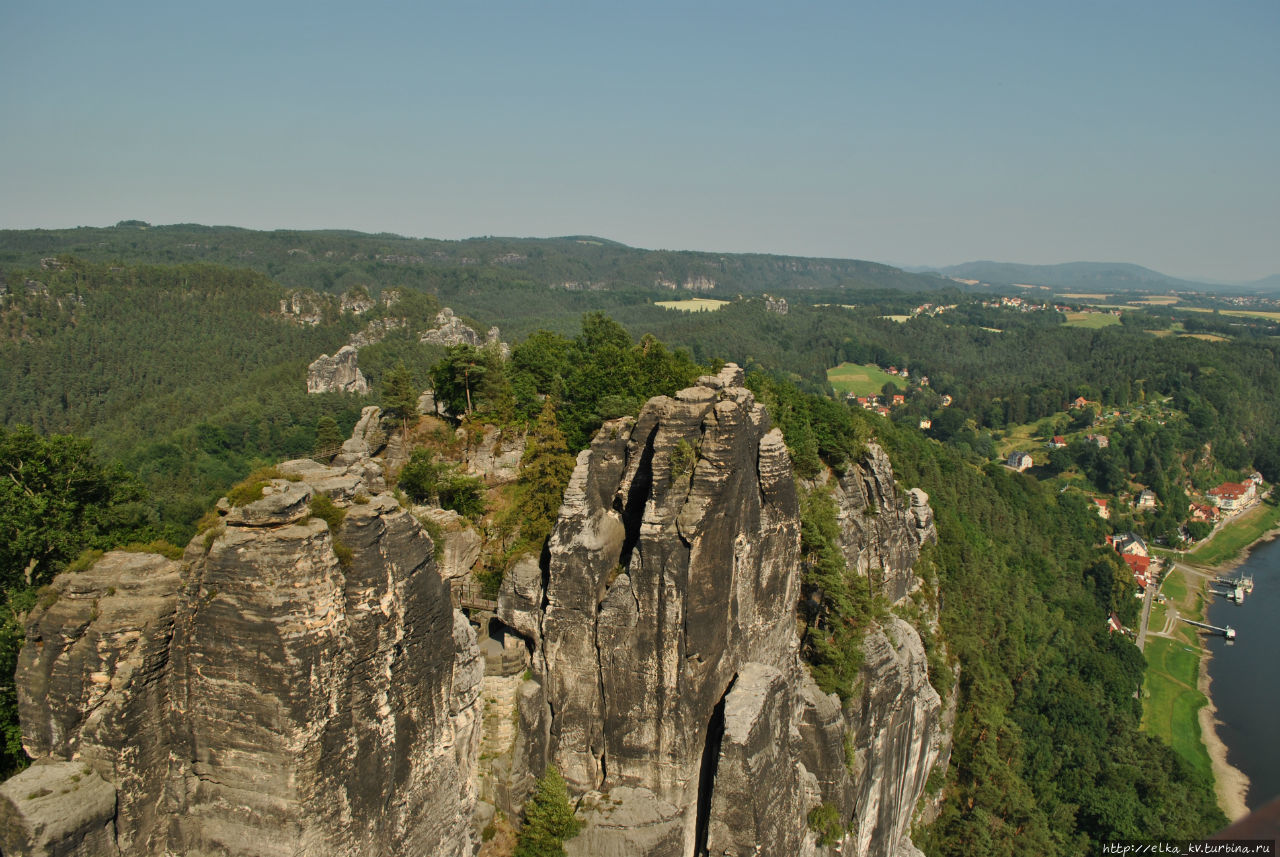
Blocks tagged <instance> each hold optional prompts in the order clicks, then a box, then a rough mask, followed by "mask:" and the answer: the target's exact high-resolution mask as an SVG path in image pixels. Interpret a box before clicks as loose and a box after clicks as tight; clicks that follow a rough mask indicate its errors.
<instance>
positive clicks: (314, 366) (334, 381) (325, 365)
mask: <svg viewBox="0 0 1280 857" xmlns="http://www.w3.org/2000/svg"><path fill="white" fill-rule="evenodd" d="M358 353H359V352H358V351H357V349H356V348H355V347H354V346H351V345H344V346H342V347H341V348H339V349H338V351H337V353H336V354H334V355H333V356H332V357H330V356H329V355H328V354H321V355H320V356H319V357H317V358H316V359H315V360H313V361H311V365H310V366H308V367H307V392H308V393H356V394H359V395H363V394H365V393H367V392H369V379H367V378H365V377H364V373H363V372H361V371H360V365H359V362H358Z"/></svg>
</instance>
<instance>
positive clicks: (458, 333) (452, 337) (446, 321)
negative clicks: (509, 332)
mask: <svg viewBox="0 0 1280 857" xmlns="http://www.w3.org/2000/svg"><path fill="white" fill-rule="evenodd" d="M418 340H419V341H420V342H423V343H426V344H427V345H442V346H444V347H446V348H447V347H449V346H451V345H473V346H475V347H476V348H481V347H484V346H490V347H493V348H496V349H498V351H499V353H500V354H501V355H502V358H503V359H504V360H505V359H506V358H507V357H508V356H510V354H511V347H510V346H509V345H507V343H505V342H503V341H502V334H501V333H500V332H499V331H498V328H496V327H491V328H489V330H488V332H487V333H486V334H485V335H484V336H481V335H480V334H479V333H478V332H477V331H476V330H474V329H473V328H471V327H469V326H468V325H467V324H466V323H465V322H464V321H463V320H462V319H460V318H458V317H457V316H456V315H454V314H453V310H451V309H449V308H448V307H445V308H444V309H442V310H440V312H439V313H437V314H436V323H435V327H433V328H431V329H430V330H427V331H423V333H422V334H420V335H419V337H418Z"/></svg>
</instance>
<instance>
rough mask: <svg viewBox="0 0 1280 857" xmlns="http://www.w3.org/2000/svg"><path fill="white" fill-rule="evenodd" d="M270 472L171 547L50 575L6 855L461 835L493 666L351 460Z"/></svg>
mask: <svg viewBox="0 0 1280 857" xmlns="http://www.w3.org/2000/svg"><path fill="white" fill-rule="evenodd" d="M282 469H284V470H285V471H286V472H287V473H288V474H289V475H290V476H291V477H292V478H293V479H297V480H298V481H289V480H288V479H278V480H274V481H272V482H271V483H270V484H269V485H268V486H266V488H265V496H264V497H263V498H262V499H261V500H258V501H256V502H252V503H249V504H248V505H245V506H242V507H238V508H232V507H230V506H228V505H226V504H224V505H223V507H222V508H223V509H224V512H225V514H224V517H223V522H222V523H221V524H220V525H219V526H218V527H217V528H215V529H214V530H211V531H209V533H208V534H206V535H205V536H204V537H197V539H196V540H195V541H193V542H192V544H191V546H190V547H189V548H188V549H187V552H186V555H185V556H184V558H183V561H182V562H181V563H179V562H173V561H169V560H165V559H163V558H162V557H156V556H153V555H147V554H127V553H111V554H108V555H107V556H106V557H104V558H103V559H102V560H101V561H100V562H98V563H97V564H96V565H95V566H94V567H93V568H91V569H90V570H89V571H86V572H82V573H78V574H64V575H62V576H60V577H59V578H58V579H57V580H56V581H55V584H54V589H55V591H56V592H57V593H58V598H57V600H56V601H55V602H54V603H52V604H50V605H49V606H47V607H46V608H45V609H43V610H39V611H37V612H36V613H35V615H33V616H32V618H31V621H30V624H29V630H28V640H27V645H26V646H25V647H24V649H23V652H22V657H21V663H20V665H19V669H18V682H19V686H20V688H21V690H20V700H21V705H22V717H23V725H24V744H25V746H26V748H27V750H28V752H29V753H31V754H32V755H33V756H34V757H35V758H36V759H37V763H36V764H35V765H34V766H33V767H32V768H30V769H28V770H27V771H26V772H24V773H23V774H20V775H19V776H18V777H15V778H14V780H12V781H10V783H8V784H6V786H5V789H6V792H5V793H6V795H8V796H9V798H8V800H0V837H4V838H3V839H0V843H3V846H4V853H5V854H11V853H12V854H40V853H50V854H53V853H57V854H64V853H75V854H85V855H99V854H115V853H117V850H118V852H119V853H122V854H128V855H134V854H137V855H151V854H155V855H160V854H171V853H181V854H191V855H202V854H210V855H212V854H218V855H292V857H298V855H368V857H374V855H398V854H403V855H410V854H415V855H416V854H440V855H456V856H457V857H461V855H469V854H471V853H472V850H473V845H474V844H475V838H474V834H473V832H472V824H471V815H472V811H473V809H474V804H475V778H474V770H475V766H476V758H477V755H478V741H479V728H480V723H479V713H478V711H479V693H480V684H481V679H482V677H483V664H482V662H481V660H480V653H479V648H478V646H477V642H476V637H475V634H474V631H473V630H472V628H471V625H470V624H469V623H468V622H467V621H466V619H465V618H464V617H463V616H462V614H461V613H457V612H455V611H454V610H453V608H452V606H451V602H450V598H449V593H448V589H447V586H446V584H445V582H444V581H443V580H442V579H441V577H440V575H439V574H438V573H437V571H436V567H435V563H434V561H433V559H432V545H431V541H430V539H429V538H428V537H427V536H426V535H425V533H424V532H423V531H422V529H421V528H420V526H419V525H418V523H417V522H416V521H415V520H414V519H413V518H412V516H410V515H409V514H408V513H407V512H406V511H404V510H402V509H401V508H400V506H399V504H398V503H397V502H396V501H395V500H394V498H392V497H390V496H389V495H386V494H374V495H373V496H372V497H367V496H366V491H367V489H368V486H367V485H366V484H365V482H364V479H363V466H362V465H360V464H356V465H354V466H353V467H352V468H350V469H346V470H343V469H336V468H326V467H321V466H319V465H316V464H314V463H313V462H299V463H297V465H296V466H290V465H284V466H283V467H282ZM321 491H324V492H325V493H326V494H327V495H329V496H331V497H332V498H333V500H334V502H335V503H336V504H337V505H338V506H339V507H343V508H345V516H343V517H342V519H341V522H340V523H337V524H336V525H335V526H332V527H331V526H330V524H328V523H326V522H325V521H324V520H322V519H320V518H319V517H315V516H313V515H312V514H311V508H310V507H311V502H312V498H313V496H315V494H316V493H318V492H321ZM331 520H336V519H335V518H332V517H331ZM59 763H61V764H59ZM76 790H78V791H81V792H83V793H84V794H85V795H86V796H89V795H92V796H93V798H92V800H88V799H86V800H85V801H83V802H78V806H77V811H78V815H77V816H76V817H74V818H70V819H68V818H67V813H65V812H62V813H58V812H55V813H54V815H56V816H58V817H61V818H63V819H64V820H63V822H62V824H61V827H60V828H59V829H58V830H57V831H55V832H54V833H51V832H50V831H51V827H50V825H49V824H48V823H47V820H46V816H48V815H49V812H48V809H47V807H49V806H51V805H52V804H54V803H55V802H56V801H59V800H61V801H63V802H64V803H65V802H66V801H65V800H64V799H63V798H61V797H60V796H61V795H63V794H64V793H67V792H70V791H76ZM42 792H44V794H42ZM14 795H22V796H24V797H21V798H19V799H16V800H15V799H14V797H13V796H14ZM31 796H34V797H31ZM28 797H30V799H27V798H28ZM51 837H52V840H53V841H52V844H50V840H51Z"/></svg>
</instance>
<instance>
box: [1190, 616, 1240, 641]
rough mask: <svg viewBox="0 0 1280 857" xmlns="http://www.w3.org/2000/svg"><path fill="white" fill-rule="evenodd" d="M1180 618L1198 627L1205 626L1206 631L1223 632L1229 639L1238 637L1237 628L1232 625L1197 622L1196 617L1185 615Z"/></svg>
mask: <svg viewBox="0 0 1280 857" xmlns="http://www.w3.org/2000/svg"><path fill="white" fill-rule="evenodd" d="M1178 618H1179V619H1181V620H1182V621H1183V622H1186V623H1187V624H1188V625H1195V626H1196V627H1197V628H1204V629H1205V630H1206V631H1212V632H1213V633H1215V634H1221V635H1222V636H1224V637H1226V638H1227V639H1228V640H1234V639H1235V638H1236V630H1235V628H1232V627H1231V626H1230V625H1228V626H1226V627H1225V628H1219V627H1218V626H1217V625H1210V624H1208V623H1206V622H1197V621H1195V620H1194V619H1188V618H1187V617H1185V616H1179V617H1178Z"/></svg>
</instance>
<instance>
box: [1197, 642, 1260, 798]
mask: <svg viewBox="0 0 1280 857" xmlns="http://www.w3.org/2000/svg"><path fill="white" fill-rule="evenodd" d="M1201 651H1202V652H1203V655H1202V656H1201V660H1200V679H1199V680H1198V681H1197V682H1196V689H1197V690H1199V691H1200V692H1201V693H1203V694H1204V696H1205V699H1207V700H1209V702H1208V703H1207V704H1206V705H1205V706H1204V707H1203V708H1201V709H1200V738H1201V740H1203V741H1204V745H1205V747H1206V748H1207V749H1208V751H1209V761H1210V762H1212V763H1213V782H1214V786H1215V787H1216V789H1217V792H1218V806H1220V807H1222V811H1223V812H1224V813H1226V816H1227V818H1229V819H1231V820H1232V821H1235V820H1237V819H1239V818H1243V817H1244V816H1245V815H1248V813H1249V808H1248V807H1247V806H1246V805H1245V795H1247V794H1248V793H1249V778H1248V777H1246V776H1245V775H1244V772H1243V771H1241V770H1240V769H1239V768H1237V767H1235V766H1233V765H1232V764H1231V763H1230V762H1228V761H1227V745H1226V744H1223V743H1222V739H1221V738H1219V737H1218V729H1217V727H1218V709H1217V707H1215V706H1214V704H1213V697H1212V696H1211V695H1210V694H1209V684H1210V679H1209V661H1210V660H1211V659H1212V656H1211V655H1210V654H1209V650H1208V648H1204V649H1201Z"/></svg>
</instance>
